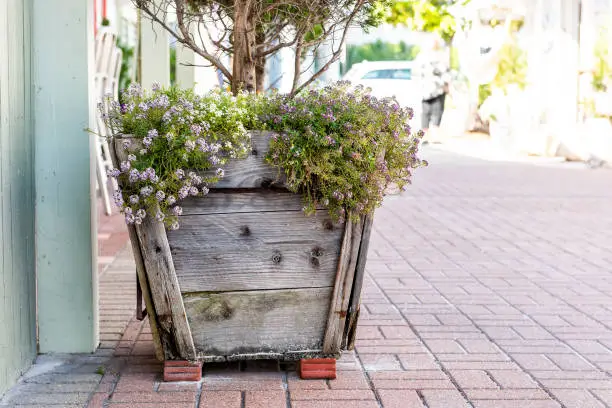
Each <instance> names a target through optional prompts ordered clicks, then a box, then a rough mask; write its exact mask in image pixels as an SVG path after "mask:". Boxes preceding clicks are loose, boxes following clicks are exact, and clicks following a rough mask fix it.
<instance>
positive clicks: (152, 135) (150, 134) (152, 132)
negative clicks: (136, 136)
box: [147, 129, 159, 139]
mask: <svg viewBox="0 0 612 408" xmlns="http://www.w3.org/2000/svg"><path fill="white" fill-rule="evenodd" d="M147 136H148V137H150V138H151V139H154V138H156V137H157V136H159V133H158V132H157V129H151V130H149V132H148V133H147Z"/></svg>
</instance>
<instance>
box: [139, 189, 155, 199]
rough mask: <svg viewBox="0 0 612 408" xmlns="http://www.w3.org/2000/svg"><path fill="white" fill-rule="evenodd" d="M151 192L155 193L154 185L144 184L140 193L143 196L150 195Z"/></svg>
mask: <svg viewBox="0 0 612 408" xmlns="http://www.w3.org/2000/svg"><path fill="white" fill-rule="evenodd" d="M151 193H153V187H151V186H144V187H143V188H141V189H140V195H142V196H143V197H148V196H150V195H151Z"/></svg>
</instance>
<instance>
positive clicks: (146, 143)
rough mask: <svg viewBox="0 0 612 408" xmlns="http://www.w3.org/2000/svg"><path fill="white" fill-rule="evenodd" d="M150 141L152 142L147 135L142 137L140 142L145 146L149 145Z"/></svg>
mask: <svg viewBox="0 0 612 408" xmlns="http://www.w3.org/2000/svg"><path fill="white" fill-rule="evenodd" d="M151 143H153V139H151V138H150V137H149V136H147V137H145V138H143V139H142V144H143V145H145V146H146V147H149V146H151Z"/></svg>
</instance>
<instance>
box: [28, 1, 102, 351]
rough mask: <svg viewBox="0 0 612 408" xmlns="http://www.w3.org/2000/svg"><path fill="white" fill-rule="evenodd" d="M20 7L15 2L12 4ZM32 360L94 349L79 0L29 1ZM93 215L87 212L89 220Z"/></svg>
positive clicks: (87, 73)
mask: <svg viewBox="0 0 612 408" xmlns="http://www.w3.org/2000/svg"><path fill="white" fill-rule="evenodd" d="M20 1H21V0H20ZM30 1H32V3H33V4H34V5H35V7H33V8H32V54H31V55H32V103H33V115H34V118H35V119H34V146H35V150H34V157H35V160H34V170H35V188H36V275H37V285H38V344H39V352H40V353H52V352H67V353H75V352H92V351H94V350H95V348H96V346H97V336H98V335H97V320H96V315H97V311H96V309H97V308H96V306H95V303H96V292H97V288H96V282H97V279H94V272H97V268H95V267H94V266H95V257H94V255H93V253H94V251H93V250H92V249H93V246H94V245H95V234H96V227H95V218H92V211H91V209H92V198H91V197H92V188H94V187H93V186H95V184H94V183H93V182H92V181H93V180H94V179H93V178H92V175H95V160H90V157H91V146H90V141H92V140H93V139H92V137H91V135H89V134H88V133H87V132H86V131H85V129H86V128H89V127H90V126H89V123H90V117H91V114H92V112H95V105H94V104H92V103H91V97H93V92H92V91H93V89H92V87H93V71H92V69H93V52H94V50H93V48H94V47H93V11H92V6H91V5H92V4H93V3H92V2H91V1H85V0H30ZM94 214H95V213H94Z"/></svg>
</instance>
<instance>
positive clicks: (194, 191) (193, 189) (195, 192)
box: [189, 187, 199, 196]
mask: <svg viewBox="0 0 612 408" xmlns="http://www.w3.org/2000/svg"><path fill="white" fill-rule="evenodd" d="M198 192H199V191H198V188H197V187H191V188H190V189H189V194H190V195H192V196H197V195H198Z"/></svg>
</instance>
